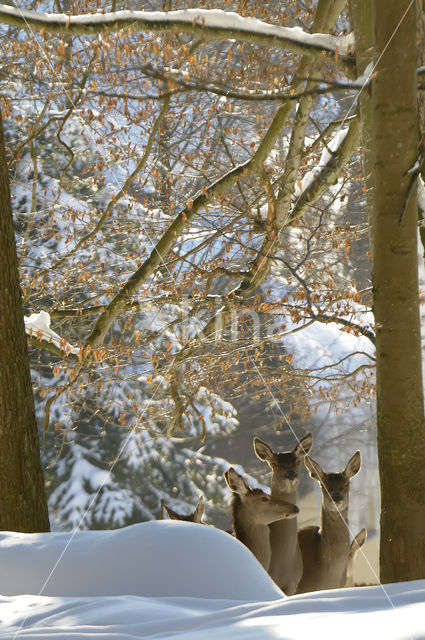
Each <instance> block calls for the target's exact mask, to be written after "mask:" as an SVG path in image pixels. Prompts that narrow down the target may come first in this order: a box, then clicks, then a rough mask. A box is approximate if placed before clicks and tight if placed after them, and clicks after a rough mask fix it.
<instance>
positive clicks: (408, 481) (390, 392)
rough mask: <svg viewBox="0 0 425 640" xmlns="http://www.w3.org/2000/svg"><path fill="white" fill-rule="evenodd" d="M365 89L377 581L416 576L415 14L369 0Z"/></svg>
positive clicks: (419, 540)
mask: <svg viewBox="0 0 425 640" xmlns="http://www.w3.org/2000/svg"><path fill="white" fill-rule="evenodd" d="M374 37H375V55H376V58H377V60H378V58H379V56H381V57H380V58H379V60H378V62H377V66H376V69H375V73H376V76H375V78H374V80H373V85H372V98H371V100H372V129H371V146H372V148H371V154H372V162H373V165H372V167H373V185H374V194H373V211H372V214H371V221H370V224H371V227H372V230H373V269H372V271H373V273H372V281H373V295H374V314H375V322H376V358H377V360H376V378H377V421H378V456H379V473H380V480H381V551H380V566H381V580H382V582H397V581H402V580H413V579H418V578H425V536H424V522H425V467H424V462H423V461H424V459H425V424H424V413H423V390H422V363H421V336H420V323H419V296H418V260H417V197H416V183H413V184H412V176H411V175H410V174H408V173H407V172H408V170H409V169H410V168H411V167H412V166H413V165H414V164H415V160H416V158H417V154H418V111H417V81H416V60H417V53H416V46H415V43H416V11H415V3H411V2H410V0H375V2H374Z"/></svg>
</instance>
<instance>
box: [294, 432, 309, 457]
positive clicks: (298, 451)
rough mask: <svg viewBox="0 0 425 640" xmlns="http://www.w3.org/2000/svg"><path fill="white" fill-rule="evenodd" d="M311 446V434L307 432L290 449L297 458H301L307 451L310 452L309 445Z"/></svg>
mask: <svg viewBox="0 0 425 640" xmlns="http://www.w3.org/2000/svg"><path fill="white" fill-rule="evenodd" d="M312 446H313V434H312V433H307V435H306V436H304V438H301V440H300V441H299V442H298V444H297V445H296V446H295V447H294V448H293V449H292V453H293V454H294V455H295V456H296V457H297V458H303V457H304V456H306V455H307V454H308V453H310V450H311V447H312Z"/></svg>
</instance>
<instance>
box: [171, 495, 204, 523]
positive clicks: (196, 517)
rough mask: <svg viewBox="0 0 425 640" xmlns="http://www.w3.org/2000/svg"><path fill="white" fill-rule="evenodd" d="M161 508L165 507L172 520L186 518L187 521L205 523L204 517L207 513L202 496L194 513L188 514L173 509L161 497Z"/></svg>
mask: <svg viewBox="0 0 425 640" xmlns="http://www.w3.org/2000/svg"><path fill="white" fill-rule="evenodd" d="M161 509H165V511H166V513H167V515H168V517H169V518H170V520H184V521H185V522H195V523H196V524H205V522H204V521H203V517H204V514H205V504H204V501H203V498H202V496H200V498H199V500H198V502H197V505H196V507H195V511H194V512H193V513H189V514H188V515H187V516H185V515H182V514H180V513H177V511H173V509H170V507H168V506H167V505H166V504H165V501H164V500H163V499H162V498H161Z"/></svg>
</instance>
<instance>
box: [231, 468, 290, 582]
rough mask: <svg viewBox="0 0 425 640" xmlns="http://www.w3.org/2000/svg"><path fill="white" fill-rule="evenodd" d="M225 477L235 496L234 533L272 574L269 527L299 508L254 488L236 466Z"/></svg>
mask: <svg viewBox="0 0 425 640" xmlns="http://www.w3.org/2000/svg"><path fill="white" fill-rule="evenodd" d="M224 478H225V480H226V483H227V486H228V487H229V489H230V491H232V493H233V501H232V528H233V534H234V536H235V537H236V538H237V539H238V540H240V541H241V542H242V543H243V544H244V545H245V546H246V547H248V549H249V550H250V551H251V553H253V555H254V556H255V557H256V558H257V560H258V562H259V563H260V564H261V565H262V566H263V568H264V569H265V570H266V571H268V569H269V566H270V559H271V551H270V532H269V528H268V525H269V524H270V523H271V522H274V521H275V520H282V519H284V518H294V517H295V516H296V515H297V513H298V507H297V506H295V505H294V504H291V503H290V502H285V501H284V500H279V499H278V498H273V496H271V495H270V494H269V493H266V492H265V491H263V490H262V489H252V488H251V487H250V486H249V485H248V484H247V483H246V481H245V480H244V478H243V477H242V476H241V475H239V473H237V471H235V469H233V467H230V469H228V470H227V471H226V472H225V473H224Z"/></svg>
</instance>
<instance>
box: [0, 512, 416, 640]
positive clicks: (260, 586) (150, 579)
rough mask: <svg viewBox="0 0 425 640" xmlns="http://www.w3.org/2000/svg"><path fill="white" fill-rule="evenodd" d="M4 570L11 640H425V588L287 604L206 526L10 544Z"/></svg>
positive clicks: (253, 565)
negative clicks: (322, 639)
mask: <svg viewBox="0 0 425 640" xmlns="http://www.w3.org/2000/svg"><path fill="white" fill-rule="evenodd" d="M359 553H361V550H360V551H359ZM0 567H1V570H0V593H1V594H2V595H1V596H0V638H5V639H6V638H7V639H8V640H12V639H13V640H15V639H18V638H19V639H22V640H24V639H25V640H41V639H43V640H44V639H46V640H59V639H60V640H138V639H142V638H164V639H169V640H171V639H173V640H183V639H184V640H210V639H211V640H212V639H214V640H216V639H220V640H224V639H225V640H272V639H276V638H280V639H285V640H306V639H309V640H310V639H314V640H320V639H321V638H326V640H333V639H335V640H336V639H338V640H340V639H341V638H344V640H350V639H353V640H354V639H355V640H358V639H359V638H362V640H366V639H368V638H375V637H376V638H385V640H396V639H397V640H402V639H403V640H408V639H410V640H419V639H423V638H425V580H421V581H415V582H405V583H399V584H393V585H385V586H377V587H360V588H353V589H337V590H333V591H318V592H315V593H311V594H309V593H307V594H302V595H298V596H291V597H289V598H287V597H286V596H284V595H283V594H282V593H281V592H280V591H279V589H278V588H277V587H276V586H275V584H274V583H273V582H272V580H271V579H270V578H269V576H268V575H267V573H266V572H265V571H264V570H263V568H262V567H261V565H260V564H259V563H258V562H257V560H256V559H255V558H254V556H253V555H252V554H251V553H250V551H248V549H247V548H246V547H244V545H243V544H242V543H240V542H239V541H238V540H236V539H234V538H233V537H232V536H230V535H228V534H227V533H225V532H223V531H220V530H218V529H215V528H214V527H209V526H206V525H198V524H192V523H186V522H180V521H166V520H162V521H150V522H144V523H140V524H135V525H131V526H129V527H124V528H123V529H115V530H112V531H86V530H85V531H76V532H74V533H72V532H66V533H37V534H23V533H14V532H2V533H0Z"/></svg>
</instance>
